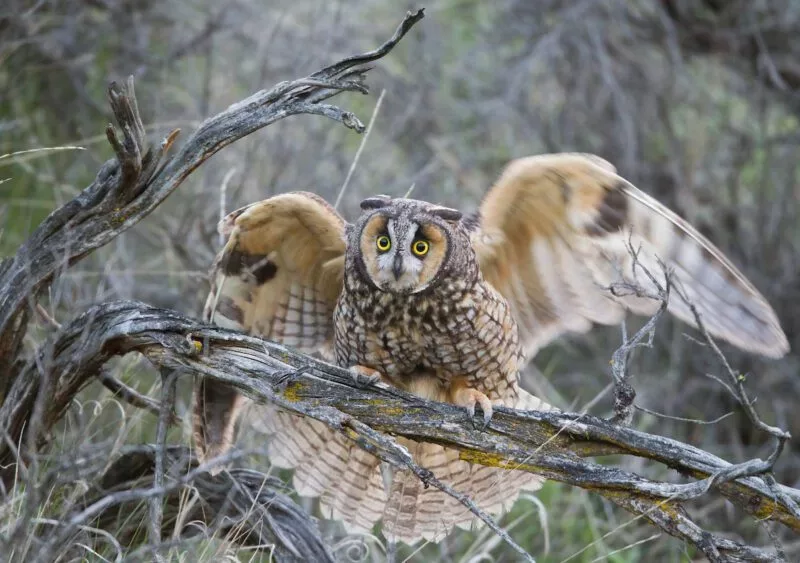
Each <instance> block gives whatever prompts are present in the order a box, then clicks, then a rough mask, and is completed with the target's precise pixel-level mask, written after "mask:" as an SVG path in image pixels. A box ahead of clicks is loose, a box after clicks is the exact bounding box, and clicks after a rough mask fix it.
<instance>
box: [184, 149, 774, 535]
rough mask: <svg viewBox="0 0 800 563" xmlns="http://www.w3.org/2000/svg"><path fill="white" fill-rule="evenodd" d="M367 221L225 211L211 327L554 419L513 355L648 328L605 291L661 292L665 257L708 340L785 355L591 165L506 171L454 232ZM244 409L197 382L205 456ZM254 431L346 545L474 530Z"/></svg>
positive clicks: (317, 433) (329, 457)
mask: <svg viewBox="0 0 800 563" xmlns="http://www.w3.org/2000/svg"><path fill="white" fill-rule="evenodd" d="M362 210H363V213H362V215H361V216H360V217H359V219H358V220H357V221H356V222H355V223H353V224H346V223H345V222H344V221H343V220H342V219H341V218H340V217H339V216H338V214H336V212H335V211H334V210H333V209H332V208H331V207H330V206H329V205H328V204H327V203H325V202H324V201H323V200H321V199H320V198H319V197H317V196H314V195H312V194H307V193H294V194H285V195H280V196H275V197H273V198H270V199H268V200H265V201H263V202H260V203H256V204H253V205H251V206H248V207H245V208H242V209H240V210H238V211H236V212H234V213H232V214H231V215H229V216H228V218H226V220H225V221H223V223H222V224H221V226H220V228H221V230H222V232H223V233H225V234H226V235H229V239H228V241H227V243H226V245H225V248H224V249H223V251H222V252H221V253H220V256H219V257H218V259H217V261H216V262H215V266H214V273H213V278H212V290H211V293H210V295H209V299H208V302H207V306H206V317H207V318H208V319H210V320H213V321H214V322H217V323H218V324H221V325H222V326H228V327H231V328H238V329H242V330H245V331H247V332H250V333H253V334H257V335H260V336H263V337H265V338H269V339H272V340H276V341H278V342H281V343H283V344H286V345H288V346H293V347H296V348H299V349H300V350H302V351H304V352H309V353H312V352H318V353H321V354H322V355H323V356H324V357H327V358H329V359H333V360H335V362H336V363H337V364H339V365H341V366H344V367H348V368H352V369H353V372H354V376H357V377H365V376H366V377H369V376H371V375H374V374H377V375H378V376H379V377H380V378H381V379H383V381H385V382H387V383H390V384H392V385H395V386H398V387H401V388H404V389H406V390H409V391H411V392H413V393H416V394H418V395H421V396H423V397H426V398H429V399H435V400H441V401H449V402H452V403H455V404H458V405H462V406H464V407H466V408H467V409H469V410H470V411H472V410H473V409H474V408H475V405H476V404H477V405H480V406H481V409H482V410H483V412H484V414H485V415H487V416H490V415H491V407H492V403H498V402H500V403H503V404H505V405H507V406H512V407H516V408H525V409H549V408H550V407H549V406H547V405H546V404H544V403H542V402H541V401H540V400H539V399H537V398H536V397H533V396H531V395H529V394H528V393H526V392H525V391H524V390H522V389H520V387H519V385H518V373H519V370H520V369H521V368H522V367H523V365H524V363H525V358H526V357H528V358H530V357H532V356H533V355H534V354H535V353H536V351H537V350H538V349H540V348H541V347H542V346H545V345H546V344H547V343H548V342H550V341H552V340H553V339H554V338H556V337H557V336H558V335H560V334H562V333H564V332H568V331H572V332H583V331H586V330H588V329H589V327H590V326H591V325H592V324H593V323H602V324H615V323H619V322H621V320H622V319H623V317H624V315H625V312H626V310H630V311H633V312H635V313H639V314H649V313H652V312H654V311H655V309H656V308H657V307H658V305H659V303H658V302H657V301H654V300H652V299H647V298H643V297H637V296H634V295H619V294H614V293H612V292H611V291H609V287H610V285H611V284H613V283H616V282H620V281H621V282H625V283H627V284H633V285H637V286H639V287H641V288H643V289H645V290H652V289H653V286H654V283H656V282H660V281H661V282H663V276H664V273H663V271H662V268H661V266H660V264H659V260H662V261H663V262H664V263H665V264H666V265H667V266H668V267H670V268H672V269H673V270H674V275H675V280H676V282H677V283H679V284H680V286H681V288H682V289H683V291H684V292H685V293H686V295H687V296H688V297H689V299H690V300H691V301H692V302H693V303H694V304H695V305H696V306H697V308H698V310H699V311H700V314H701V315H702V318H703V321H704V324H705V325H706V327H707V328H708V329H709V331H710V332H711V334H713V335H716V336H719V337H721V338H724V339H726V340H728V341H730V342H732V343H733V344H735V345H737V346H739V347H741V348H744V349H746V350H750V351H753V352H757V353H761V354H764V355H767V356H772V357H778V356H781V355H783V354H784V353H786V351H788V343H787V341H786V337H785V335H784V334H783V332H782V330H781V328H780V326H779V324H778V321H777V318H776V316H775V314H774V312H773V311H772V309H771V308H770V306H769V305H768V304H767V302H766V301H765V300H764V298H763V297H762V296H761V295H760V294H759V293H758V291H757V290H756V289H755V288H754V287H753V286H752V285H751V284H750V283H749V282H748V281H747V280H746V279H745V278H744V276H743V275H742V274H741V273H739V271H738V270H737V269H736V268H735V267H734V266H733V265H732V264H731V263H730V262H729V261H728V260H727V259H726V258H725V257H724V256H723V255H722V254H721V253H720V252H719V250H717V249H716V248H715V247H714V246H713V245H712V244H711V243H710V242H708V241H707V240H706V239H705V238H704V237H702V236H701V235H700V234H699V233H698V232H697V231H696V230H695V229H693V228H692V227H691V226H690V225H688V224H687V223H686V222H685V221H683V220H682V219H680V218H679V217H677V216H676V215H675V214H673V213H672V212H670V211H669V210H668V209H666V208H664V207H663V206H661V205H660V204H659V203H657V202H656V201H655V200H653V199H652V198H650V197H649V196H647V195H646V194H644V193H643V192H641V191H639V190H637V189H636V188H635V187H633V186H632V185H630V184H629V183H628V182H626V181H625V180H624V179H622V178H621V177H619V176H618V175H617V174H616V172H615V170H614V168H613V167H612V166H611V165H610V164H609V163H607V162H605V161H604V160H602V159H599V158H597V157H594V156H591V155H579V154H561V155H546V156H540V157H530V158H525V159H520V160H517V161H514V162H512V163H511V164H510V165H509V166H508V168H507V169H506V171H505V172H504V173H503V175H502V176H501V177H500V179H499V180H498V182H497V183H496V184H495V186H494V187H493V188H492V189H491V190H490V191H489V193H488V194H487V196H486V198H485V200H484V201H483V203H482V205H481V207H480V210H479V212H478V214H476V215H474V216H470V217H466V218H462V217H461V214H460V213H459V212H458V211H456V210H453V209H448V208H443V207H440V206H437V205H434V204H430V203H426V202H421V201H414V200H408V199H391V198H388V197H385V196H377V197H372V198H369V199H367V200H365V201H364V202H363V203H362ZM631 246H632V247H633V248H635V249H637V250H638V259H637V260H634V259H633V258H632V257H631V253H630V247H631ZM644 269H647V270H648V272H649V275H648V274H646V273H645V271H644ZM650 275H652V276H654V279H655V282H654V280H653V278H651V277H650ZM669 311H670V312H672V313H673V314H675V315H676V316H677V317H679V318H681V319H682V320H684V321H686V322H689V323H693V316H692V314H691V311H690V309H689V307H688V305H687V304H686V303H685V302H683V301H682V300H681V299H679V298H677V297H673V299H671V301H670V303H669ZM243 405H244V400H243V399H242V398H241V397H240V396H238V395H237V394H236V393H235V392H233V391H231V390H229V389H228V388H226V387H225V386H222V385H220V384H217V383H211V382H205V383H204V382H200V383H199V384H198V389H197V402H196V408H195V415H196V418H195V432H196V441H197V445H198V450H199V452H200V455H201V457H205V458H208V457H213V456H215V455H218V454H219V453H221V452H223V451H225V450H226V449H228V448H229V447H230V446H231V443H232V441H233V437H234V430H233V429H234V425H235V422H236V419H237V417H238V413H239V412H240V410H241V408H242V407H243ZM261 424H262V427H263V429H264V430H265V431H266V432H268V433H269V434H270V435H272V439H271V442H270V450H269V453H270V457H271V460H272V462H273V463H274V464H275V465H277V466H279V467H288V468H295V475H294V484H295V487H296V488H297V490H298V492H299V493H300V494H301V495H306V496H319V497H321V505H322V508H323V512H324V513H325V516H327V517H331V518H337V519H341V520H343V521H344V522H345V523H346V525H348V526H350V527H353V528H356V529H369V528H371V527H372V525H373V524H374V523H375V522H376V521H377V520H379V519H381V518H382V519H383V530H384V533H386V535H387V536H389V537H394V538H397V539H400V540H403V541H406V542H408V543H411V542H414V541H416V540H417V539H419V538H421V537H424V538H426V539H429V540H438V539H441V538H442V537H444V535H446V534H447V533H448V532H449V530H450V529H452V527H453V526H454V525H469V524H470V523H471V522H472V516H471V514H470V513H468V512H467V511H466V509H465V508H464V507H463V506H461V505H460V504H458V503H457V502H456V501H455V500H453V499H452V498H449V497H447V496H445V495H443V494H442V493H441V492H440V491H438V490H436V489H433V488H428V489H424V488H423V487H422V486H421V484H420V483H419V482H418V481H417V480H416V478H415V477H414V476H413V475H411V474H410V473H408V472H406V471H395V472H394V473H393V474H392V475H390V476H388V474H386V475H384V474H383V473H382V471H381V465H380V462H379V460H378V459H377V458H375V457H373V456H372V455H370V454H368V453H366V452H364V451H363V450H361V449H360V448H358V447H357V446H356V445H355V444H354V443H352V442H351V441H349V439H348V438H346V437H344V436H343V435H341V434H339V433H336V432H334V431H332V430H330V429H329V428H327V427H326V426H324V425H323V424H321V423H319V422H316V421H314V420H310V419H305V418H300V417H296V416H293V415H290V414H288V413H284V412H280V411H278V410H276V409H274V408H267V413H266V415H265V416H264V417H263V418H262V420H261ZM401 442H402V443H403V444H404V445H406V446H407V447H408V448H409V451H410V452H411V453H412V454H413V455H414V457H415V459H416V461H417V462H418V463H419V464H420V465H421V466H423V467H426V468H428V469H431V470H432V471H433V472H434V473H435V474H436V475H437V476H438V477H439V478H440V479H442V480H443V481H445V482H449V483H451V484H452V485H453V486H454V488H455V489H456V490H459V491H462V492H465V493H467V494H469V495H470V496H471V497H472V498H473V499H474V500H475V501H476V502H477V503H478V504H479V505H480V506H482V507H483V508H484V509H486V510H488V511H490V512H497V511H499V510H501V509H503V508H507V507H508V505H510V503H512V502H513V501H514V499H515V498H516V497H517V496H518V494H519V492H520V491H521V490H523V489H536V488H538V487H539V486H540V485H541V479H540V478H539V477H537V476H534V475H532V474H530V473H526V472H520V471H510V470H503V469H496V468H488V467H481V466H473V465H471V464H469V463H466V462H463V461H460V460H459V459H458V452H456V451H453V450H448V449H445V448H442V447H441V446H438V445H435V444H427V443H415V442H412V441H410V440H406V439H401ZM387 476H388V478H387Z"/></svg>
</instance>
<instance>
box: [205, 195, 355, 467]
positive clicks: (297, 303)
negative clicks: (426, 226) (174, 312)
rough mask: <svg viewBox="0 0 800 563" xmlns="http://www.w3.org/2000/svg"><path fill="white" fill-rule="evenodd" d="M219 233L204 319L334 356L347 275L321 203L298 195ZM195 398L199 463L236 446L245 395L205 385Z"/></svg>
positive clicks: (235, 215) (340, 230)
mask: <svg viewBox="0 0 800 563" xmlns="http://www.w3.org/2000/svg"><path fill="white" fill-rule="evenodd" d="M219 229H220V232H221V233H222V234H224V235H226V236H228V239H227V242H226V244H225V246H224V248H223V249H222V251H221V252H220V253H219V254H218V256H217V258H216V260H215V261H214V265H213V266H212V272H211V292H210V294H209V296H208V300H207V301H206V306H205V311H204V317H205V320H207V321H209V322H213V323H215V324H217V325H219V326H222V327H225V328H231V329H237V330H242V331H244V332H247V333H249V334H253V335H257V336H261V337H263V338H267V339H270V340H273V341H275V342H278V343H281V344H284V345H286V346H291V347H293V348H296V349H298V350H300V351H302V352H305V353H313V352H321V353H322V354H323V355H329V354H330V352H331V350H332V345H333V309H334V307H335V306H336V300H337V299H338V296H339V293H341V290H342V283H343V281H342V280H343V275H344V252H345V242H344V230H345V222H344V220H343V219H342V218H341V217H340V216H339V215H338V214H337V213H336V211H335V210H334V209H333V208H332V207H331V206H330V205H328V204H327V203H326V202H325V200H323V199H322V198H320V197H318V196H316V195H314V194H311V193H305V192H296V193H288V194H282V195H278V196H275V197H272V198H270V199H266V200H264V201H261V202H258V203H254V204H252V205H248V206H246V207H242V208H241V209H238V210H237V211H234V212H232V213H230V214H229V215H228V216H227V217H226V218H225V219H223V221H221V222H220V225H219ZM195 399H196V400H195V413H194V434H195V442H196V445H197V450H198V458H199V459H201V460H203V459H207V458H211V457H216V456H217V455H219V454H221V453H223V452H224V451H225V450H227V449H228V448H229V447H230V446H231V444H232V442H233V437H234V427H235V423H236V419H237V417H238V414H239V412H240V411H241V409H242V407H243V406H244V397H243V396H241V395H239V394H238V393H237V392H236V391H235V390H234V389H233V388H231V387H229V386H227V385H224V384H222V383H219V382H215V381H211V380H200V381H199V382H198V383H197V386H196V388H195Z"/></svg>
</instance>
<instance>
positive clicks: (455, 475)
mask: <svg viewBox="0 0 800 563" xmlns="http://www.w3.org/2000/svg"><path fill="white" fill-rule="evenodd" d="M518 393H519V397H518V399H517V402H516V404H515V405H514V407H515V408H517V409H523V410H544V411H549V410H553V407H551V406H550V405H548V404H547V403H544V402H543V401H541V400H540V399H539V398H537V397H535V396H533V395H531V394H530V393H526V392H525V391H523V390H522V389H519V390H518ZM400 441H401V443H402V444H403V445H404V446H406V447H407V448H408V449H409V451H410V452H411V453H412V455H413V456H414V459H415V461H416V462H417V464H419V465H420V466H422V467H424V468H426V469H429V470H431V471H432V472H433V474H434V475H436V477H437V478H438V479H439V480H440V481H442V482H443V483H446V484H448V485H450V486H451V487H452V488H453V489H454V490H455V491H456V492H459V493H464V494H466V495H467V496H469V498H470V499H471V500H472V501H473V502H475V504H477V505H478V506H479V507H480V508H481V509H482V510H484V511H485V512H488V513H489V514H492V515H498V514H502V513H503V512H505V511H507V510H509V509H510V508H511V505H513V504H514V501H516V500H517V497H519V495H520V493H521V492H523V491H536V490H538V489H540V488H541V487H542V484H543V483H544V477H540V476H538V475H534V474H533V473H529V472H527V471H515V470H509V469H502V468H496V467H488V466H484V465H476V464H472V463H469V462H466V461H462V460H461V459H459V452H458V451H457V450H453V449H450V448H444V447H442V446H440V445H438V444H430V443H422V442H414V441H411V440H406V439H401V440H400ZM480 525H482V522H481V521H480V520H477V519H476V518H475V516H474V515H473V514H472V513H471V512H470V511H469V509H468V508H467V507H465V506H464V505H463V504H461V503H460V502H458V501H457V500H456V499H454V498H453V497H451V496H450V495H447V494H445V493H443V492H442V491H440V490H439V489H436V488H434V487H432V486H429V487H428V488H427V489H426V488H425V486H424V485H423V484H422V483H421V482H420V480H419V479H418V478H417V477H416V476H415V475H414V474H412V473H411V472H410V471H395V472H394V478H393V480H392V484H391V490H390V494H389V502H388V504H387V506H386V510H385V511H384V514H383V533H384V535H386V537H387V538H390V539H398V540H401V541H403V542H405V543H408V544H413V543H415V542H416V541H418V540H420V539H425V540H427V541H432V542H438V541H440V540H442V539H443V538H444V537H445V536H447V534H449V533H450V532H451V531H452V530H453V527H454V526H458V527H461V528H470V527H473V526H480Z"/></svg>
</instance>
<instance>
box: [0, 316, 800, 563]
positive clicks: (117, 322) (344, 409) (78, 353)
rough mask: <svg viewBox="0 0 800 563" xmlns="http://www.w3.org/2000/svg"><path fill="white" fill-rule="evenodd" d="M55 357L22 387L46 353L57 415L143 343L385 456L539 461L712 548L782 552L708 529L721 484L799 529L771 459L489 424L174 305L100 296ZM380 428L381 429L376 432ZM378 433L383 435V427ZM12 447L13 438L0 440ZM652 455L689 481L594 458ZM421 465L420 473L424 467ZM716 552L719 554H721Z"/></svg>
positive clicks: (164, 361) (515, 414)
mask: <svg viewBox="0 0 800 563" xmlns="http://www.w3.org/2000/svg"><path fill="white" fill-rule="evenodd" d="M48 348H49V350H50V351H51V353H50V354H48V358H44V357H41V358H39V361H31V362H30V363H29V364H28V365H26V366H25V368H24V370H23V377H20V378H19V380H18V381H20V382H23V381H24V382H28V384H27V385H26V386H20V387H17V388H15V389H14V392H13V397H12V396H11V395H10V396H9V399H12V398H16V400H15V401H13V402H15V403H16V404H24V402H23V401H21V399H22V398H24V397H25V396H29V395H31V394H35V393H36V391H37V389H36V381H37V379H36V378H33V377H27V376H26V375H27V374H30V373H33V372H35V371H36V370H38V369H41V365H42V362H45V361H46V362H47V369H48V370H50V372H51V373H52V374H59V375H58V381H57V383H56V385H54V386H53V393H52V396H50V397H48V404H50V405H52V411H53V416H52V417H50V418H48V419H47V422H46V423H45V424H44V425H43V426H45V427H46V426H47V424H52V423H54V422H55V421H56V420H58V418H59V417H60V413H61V412H63V410H64V409H65V408H66V407H67V406H68V405H69V404H70V401H71V399H72V397H73V396H74V395H75V393H76V392H77V391H78V390H79V389H80V388H81V387H82V386H84V385H85V384H87V383H88V382H89V381H91V380H92V378H93V377H95V376H96V374H99V373H100V371H101V368H102V366H103V364H104V363H105V362H106V361H108V360H109V359H110V358H111V357H113V356H116V355H121V354H126V353H129V352H133V351H136V352H139V353H141V354H143V355H144V356H146V357H147V358H149V359H150V361H151V362H153V363H154V364H156V365H157V366H159V367H160V368H162V369H175V370H179V371H180V372H181V373H182V374H194V375H198V376H202V377H211V378H214V379H216V380H218V381H224V382H226V383H228V384H231V385H234V386H235V387H237V388H238V389H239V390H241V391H242V392H243V393H245V394H247V395H248V396H249V397H251V398H252V399H254V400H255V401H257V402H261V403H264V402H268V401H270V402H273V403H276V404H278V405H280V406H281V407H282V408H286V409H289V410H291V411H293V412H295V413H297V414H301V415H304V416H311V417H313V418H315V419H317V420H321V421H322V422H325V423H326V424H328V425H330V426H331V427H333V428H336V429H338V430H339V431H341V432H343V433H345V434H346V435H348V436H350V437H351V438H353V439H355V440H356V441H357V442H359V444H360V445H362V447H365V448H367V449H369V450H370V451H372V452H373V453H375V454H376V455H378V456H379V457H382V458H383V459H385V460H387V461H389V462H390V463H393V464H395V465H397V466H400V467H402V468H405V469H409V468H410V469H412V470H414V469H415V468H414V467H412V466H411V464H412V463H413V462H409V459H410V456H408V452H405V450H404V449H403V448H401V447H400V446H398V445H397V444H396V442H394V440H392V439H391V438H390V436H391V435H397V436H405V437H408V438H411V439H414V440H423V441H430V442H436V443H439V444H442V445H446V446H448V447H453V448H456V449H459V450H460V451H461V458H462V459H464V460H467V461H471V462H473V463H479V464H484V465H491V466H497V467H506V468H514V469H522V470H528V471H533V472H536V473H539V474H542V475H544V476H545V477H547V478H549V479H553V480H556V481H560V482H563V483H568V484H570V485H573V486H578V487H581V488H584V489H588V490H591V491H593V492H595V493H597V494H600V495H602V496H603V497H605V498H607V499H609V500H611V501H612V502H614V503H615V504H617V505H619V506H621V507H623V508H625V509H626V510H629V511H630V512H632V513H634V514H636V515H638V516H641V517H642V518H644V519H646V520H647V521H649V522H650V523H651V524H653V525H655V526H657V527H659V528H661V529H662V530H664V531H666V532H667V533H669V534H671V535H673V536H676V537H678V538H681V539H683V540H685V541H688V542H690V543H692V544H693V545H695V546H697V548H698V549H700V550H701V551H702V552H703V553H705V554H706V555H707V556H708V557H709V558H710V559H711V560H722V561H737V560H741V561H778V560H779V559H778V557H777V556H776V555H773V554H771V553H769V552H767V551H765V550H762V549H758V548H755V547H751V546H747V545H743V544H741V543H738V542H735V541H732V540H728V539H725V538H723V537H719V536H716V535H713V534H711V533H709V532H708V531H706V530H704V529H703V528H702V527H700V526H699V525H698V524H697V523H695V522H694V521H692V519H691V518H690V517H689V516H688V514H687V513H686V511H685V510H684V508H683V506H682V503H683V502H684V501H685V500H686V499H690V498H696V497H697V496H699V495H701V494H705V493H706V492H707V491H708V490H709V489H713V490H716V491H717V492H719V493H720V494H722V495H723V496H725V497H726V498H727V499H728V500H729V501H730V502H731V503H733V504H734V505H736V506H737V507H738V508H739V509H741V510H742V511H744V512H745V513H748V514H752V515H753V516H755V517H756V518H759V519H771V520H774V521H776V522H779V523H781V524H782V525H784V526H786V527H788V528H790V529H792V530H794V531H800V515H799V514H797V513H796V512H795V511H794V507H793V506H792V505H793V504H794V503H797V502H800V491H798V490H796V489H791V488H789V487H784V486H781V485H775V486H774V487H773V486H771V485H770V484H768V483H767V482H765V480H764V479H762V478H761V477H760V476H759V475H755V474H753V473H758V474H760V473H763V472H766V471H769V470H770V469H771V466H769V465H764V463H763V462H760V460H754V461H753V462H748V463H746V464H742V465H736V466H732V465H731V464H730V463H728V462H726V461H724V460H722V459H720V458H718V457H716V456H713V455H711V454H709V453H707V452H704V451H702V450H700V449H698V448H695V447H693V446H690V445H688V444H684V443H681V442H677V441H675V440H671V439H669V438H664V437H661V436H655V435H651V434H647V433H644V432H640V431H637V430H633V429H630V428H627V427H623V426H619V425H615V424H612V423H610V422H608V421H605V420H602V419H598V418H595V417H591V416H586V415H578V414H570V413H544V412H537V411H530V412H519V411H513V410H510V409H505V408H502V407H499V408H498V409H497V412H496V413H495V416H494V418H493V419H492V422H491V424H490V425H489V427H488V428H487V429H486V430H485V431H482V430H478V429H476V428H475V427H474V426H473V424H472V421H470V420H468V419H467V418H466V417H465V415H464V412H463V410H462V409H459V408H458V407H455V406H453V405H449V404H445V403H436V402H431V401H427V400H424V399H421V398H419V397H416V396H414V395H410V394H408V393H405V392H403V391H400V390H398V389H395V388H391V387H388V386H384V385H377V386H372V387H369V388H362V387H359V386H357V385H356V384H355V383H354V382H353V380H352V378H351V376H350V375H349V373H348V372H347V371H346V370H343V369H341V368H337V367H335V366H332V365H329V364H326V363H324V362H321V361H319V360H316V359H314V358H312V357H309V356H305V355H303V354H299V353H296V352H294V351H292V350H290V349H288V348H285V347H283V346H280V345H277V344H274V343H271V342H266V341H262V340H260V339H257V338H253V337H250V336H247V335H243V334H240V333H236V332H231V331H227V330H223V329H220V328H217V327H212V326H207V325H204V324H202V323H200V322H198V321H195V320H192V319H189V318H186V317H184V316H182V315H180V314H178V313H175V312H173V311H168V310H164V309H157V308H153V307H150V306H148V305H144V304H141V303H136V302H128V301H123V302H114V303H109V304H105V305H101V306H97V307H94V308H92V309H91V310H90V311H88V312H87V313H85V314H84V315H82V316H80V317H79V318H78V319H76V320H74V321H73V322H72V323H70V324H69V325H67V326H66V327H65V328H64V329H63V330H62V332H61V333H60V334H59V335H58V337H57V338H55V339H54V340H53V341H52V343H51V345H50V346H49V347H48ZM28 415H29V413H26V412H24V410H21V409H16V410H8V409H4V408H3V409H0V427H5V428H12V429H21V428H22V427H23V426H24V421H25V419H26V416H28ZM376 433H377V434H376ZM376 436H377V437H379V438H380V440H378V439H376ZM0 452H2V453H3V455H7V454H8V451H7V450H6V449H0ZM611 454H613V455H626V456H636V457H642V458H646V459H649V460H651V461H653V462H654V463H657V464H662V465H664V466H667V467H669V468H672V469H675V470H676V471H677V472H678V473H680V474H681V475H682V476H684V477H685V478H687V479H689V482H688V483H685V484H673V483H666V482H659V481H653V480H651V479H646V478H644V477H641V476H639V475H637V474H635V473H632V472H630V471H626V470H623V469H619V468H617V467H612V466H607V465H601V464H599V463H597V462H594V461H590V460H588V459H585V458H586V457H597V456H604V455H611ZM420 469H422V470H423V471H422V472H421V473H418V475H421V476H422V477H423V479H424V468H420ZM715 554H718V556H717V555H715Z"/></svg>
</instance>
